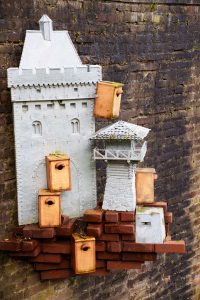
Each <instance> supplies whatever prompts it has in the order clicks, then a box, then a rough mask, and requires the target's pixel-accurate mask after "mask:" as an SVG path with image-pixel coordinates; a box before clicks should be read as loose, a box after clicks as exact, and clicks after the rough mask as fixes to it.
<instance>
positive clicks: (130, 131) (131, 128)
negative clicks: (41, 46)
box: [91, 121, 150, 140]
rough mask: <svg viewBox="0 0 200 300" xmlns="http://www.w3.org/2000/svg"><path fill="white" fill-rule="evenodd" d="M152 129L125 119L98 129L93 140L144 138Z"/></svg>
mask: <svg viewBox="0 0 200 300" xmlns="http://www.w3.org/2000/svg"><path fill="white" fill-rule="evenodd" d="M149 131H150V129H148V128H145V127H142V126H138V125H135V124H131V123H128V122H125V121H118V122H116V123H114V124H112V125H109V126H107V127H104V128H102V129H100V130H98V131H97V132H96V133H95V134H94V135H93V136H92V138H91V139H92V140H143V139H144V138H145V137H146V136H147V134H148V133H149Z"/></svg>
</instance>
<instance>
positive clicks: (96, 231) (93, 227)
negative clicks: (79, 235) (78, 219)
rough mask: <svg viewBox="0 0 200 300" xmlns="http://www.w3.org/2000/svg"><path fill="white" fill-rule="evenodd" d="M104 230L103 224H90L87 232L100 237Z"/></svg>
mask: <svg viewBox="0 0 200 300" xmlns="http://www.w3.org/2000/svg"><path fill="white" fill-rule="evenodd" d="M102 231H103V226H102V224H89V225H88V226H87V234H88V235H89V236H94V237H100V236H101V234H102Z"/></svg>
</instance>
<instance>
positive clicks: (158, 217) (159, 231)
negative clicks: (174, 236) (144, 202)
mask: <svg viewBox="0 0 200 300" xmlns="http://www.w3.org/2000/svg"><path fill="white" fill-rule="evenodd" d="M165 237H166V233H165V221H164V212H163V208H162V207H137V208H136V220H135V240H136V243H143V244H162V243H163V242H164V240H165Z"/></svg>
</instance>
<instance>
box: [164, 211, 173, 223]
mask: <svg viewBox="0 0 200 300" xmlns="http://www.w3.org/2000/svg"><path fill="white" fill-rule="evenodd" d="M165 222H166V223H170V224H171V223H172V222H173V215H172V212H167V213H165Z"/></svg>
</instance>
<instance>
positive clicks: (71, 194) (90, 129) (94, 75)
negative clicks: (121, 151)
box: [8, 16, 101, 225]
mask: <svg viewBox="0 0 200 300" xmlns="http://www.w3.org/2000/svg"><path fill="white" fill-rule="evenodd" d="M39 24H40V30H28V31H27V32H26V38H25V43H24V48H23V53H22V57H21V61H20V65H19V68H10V69H8V86H9V87H10V88H11V98H12V102H13V113H14V130H15V148H16V170H17V192H18V222H19V224H20V225H23V224H30V223H36V222H38V207H37V193H38V190H39V189H40V188H46V187H47V183H46V171H45V156H48V155H49V154H51V153H55V152H56V153H57V152H59V153H60V152H61V153H66V154H67V155H68V156H69V158H70V162H71V190H70V191H66V192H64V193H63V194H62V204H61V205H62V212H63V213H67V214H68V215H69V216H70V217H75V216H80V215H81V214H82V212H83V210H85V209H87V208H93V207H94V206H95V204H96V169H95V163H94V161H93V160H92V158H91V156H92V155H91V149H90V141H89V137H91V135H92V134H93V133H94V132H95V120H94V116H93V109H94V98H95V93H96V83H97V82H98V81H100V80H101V67H100V66H95V65H83V64H82V63H81V60H80V58H79V56H78V54H77V52H76V49H75V48H74V45H73V44H72V41H71V39H70V37H69V35H68V32H67V31H53V29H52V21H51V20H50V19H49V18H48V17H47V16H43V17H42V18H41V20H40V22H39Z"/></svg>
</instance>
